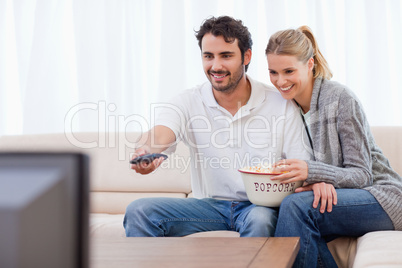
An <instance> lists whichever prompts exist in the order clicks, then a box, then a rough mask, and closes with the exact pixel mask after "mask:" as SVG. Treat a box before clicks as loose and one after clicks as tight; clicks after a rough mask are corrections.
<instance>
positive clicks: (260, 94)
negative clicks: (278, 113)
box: [201, 75, 265, 109]
mask: <svg viewBox="0 0 402 268" xmlns="http://www.w3.org/2000/svg"><path fill="white" fill-rule="evenodd" d="M246 78H247V80H248V81H249V82H250V85H251V95H250V98H249V100H248V102H247V104H246V106H247V107H248V109H253V108H255V107H257V106H258V105H260V104H261V103H262V102H263V101H264V100H265V92H264V90H261V89H260V87H259V86H258V85H257V83H258V82H256V81H254V80H253V79H252V78H251V77H250V76H248V75H246ZM201 95H202V99H203V101H204V103H205V104H206V105H208V106H209V107H218V106H219V104H218V102H217V101H216V99H215V97H214V93H213V89H212V85H211V83H210V82H206V83H205V84H204V85H203V86H202V89H201Z"/></svg>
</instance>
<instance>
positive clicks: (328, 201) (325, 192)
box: [295, 182, 338, 213]
mask: <svg viewBox="0 0 402 268" xmlns="http://www.w3.org/2000/svg"><path fill="white" fill-rule="evenodd" d="M305 191H313V192H314V201H313V208H317V207H318V203H319V202H320V200H321V207H320V212H321V213H324V212H325V208H327V212H331V211H332V205H336V203H337V202H338V197H337V194H336V190H335V187H334V186H333V185H332V184H330V183H325V182H318V183H314V184H309V185H306V186H302V187H299V188H297V189H296V190H295V193H300V192H305Z"/></svg>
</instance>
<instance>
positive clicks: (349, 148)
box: [306, 91, 373, 188]
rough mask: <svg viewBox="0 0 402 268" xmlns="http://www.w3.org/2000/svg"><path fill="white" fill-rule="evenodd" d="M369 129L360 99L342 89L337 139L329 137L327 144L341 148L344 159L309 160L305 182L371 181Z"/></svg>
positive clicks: (355, 184) (354, 184)
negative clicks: (337, 161)
mask: <svg viewBox="0 0 402 268" xmlns="http://www.w3.org/2000/svg"><path fill="white" fill-rule="evenodd" d="M369 129H370V128H369V124H368V122H367V119H366V116H365V114H364V111H363V109H362V107H361V105H360V103H359V102H358V101H357V100H356V99H355V98H354V97H353V96H352V95H350V94H349V93H348V92H347V91H343V92H342V93H341V94H340V96H339V105H338V110H337V117H336V132H337V136H338V141H334V140H331V139H330V138H328V137H327V146H328V148H335V150H337V151H338V154H340V155H339V157H340V159H341V162H340V163H338V164H337V165H334V164H335V163H334V161H332V162H331V161H330V160H329V161H328V162H327V163H326V162H324V161H325V160H324V161H307V165H308V177H307V179H306V182H307V183H308V184H312V183H317V182H326V183H331V184H332V185H334V186H335V187H336V188H363V187H365V186H368V185H372V184H373V176H372V173H371V167H372V159H371V152H370V145H371V144H370V140H369V135H368V131H369ZM323 135H328V133H323ZM313 139H314V137H313Z"/></svg>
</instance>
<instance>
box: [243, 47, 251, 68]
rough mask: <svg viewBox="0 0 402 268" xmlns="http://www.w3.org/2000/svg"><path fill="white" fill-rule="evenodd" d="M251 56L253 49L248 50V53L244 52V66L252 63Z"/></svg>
mask: <svg viewBox="0 0 402 268" xmlns="http://www.w3.org/2000/svg"><path fill="white" fill-rule="evenodd" d="M251 55H252V52H251V49H248V50H247V51H246V52H244V63H243V64H244V65H245V66H246V65H247V64H249V63H250V61H251Z"/></svg>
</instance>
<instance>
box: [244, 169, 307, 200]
mask: <svg viewBox="0 0 402 268" xmlns="http://www.w3.org/2000/svg"><path fill="white" fill-rule="evenodd" d="M238 171H239V172H240V174H241V177H242V179H243V183H244V186H245V188H246V193H247V196H248V199H249V200H250V202H251V203H253V204H255V205H259V206H265V207H279V206H280V204H281V202H282V200H283V199H284V198H285V197H286V196H288V195H290V194H292V193H294V192H295V189H296V188H298V187H300V186H301V185H302V182H301V181H296V182H291V183H281V182H280V181H273V180H271V177H273V176H276V175H279V174H280V173H269V172H257V171H252V170H251V169H247V168H244V169H239V170H238Z"/></svg>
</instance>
